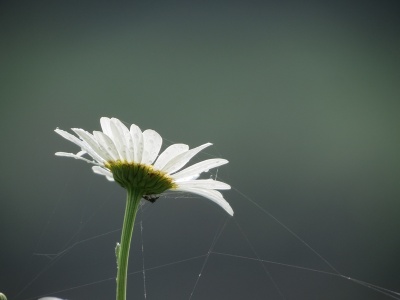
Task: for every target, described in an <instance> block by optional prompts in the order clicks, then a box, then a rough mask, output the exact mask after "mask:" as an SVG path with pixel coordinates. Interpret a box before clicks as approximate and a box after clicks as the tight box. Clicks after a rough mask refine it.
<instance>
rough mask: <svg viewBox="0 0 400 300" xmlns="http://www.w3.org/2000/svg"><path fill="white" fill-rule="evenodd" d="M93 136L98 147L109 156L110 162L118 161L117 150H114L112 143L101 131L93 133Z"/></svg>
mask: <svg viewBox="0 0 400 300" xmlns="http://www.w3.org/2000/svg"><path fill="white" fill-rule="evenodd" d="M93 136H94V138H95V139H96V141H97V142H98V143H99V145H100V146H101V147H102V148H103V150H104V151H106V152H107V153H108V155H109V156H110V160H118V159H119V154H118V151H117V149H116V148H115V144H114V142H113V141H112V140H111V139H110V138H109V137H108V135H106V134H105V133H103V132H101V131H93Z"/></svg>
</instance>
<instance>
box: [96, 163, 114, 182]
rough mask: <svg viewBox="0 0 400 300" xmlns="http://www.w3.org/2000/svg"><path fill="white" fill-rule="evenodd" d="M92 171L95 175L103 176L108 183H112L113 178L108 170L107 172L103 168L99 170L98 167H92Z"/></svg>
mask: <svg viewBox="0 0 400 300" xmlns="http://www.w3.org/2000/svg"><path fill="white" fill-rule="evenodd" d="M92 170H93V172H94V173H96V174H99V175H103V176H105V177H106V178H107V179H108V180H109V181H114V177H113V175H112V173H111V172H110V171H109V170H107V169H105V168H101V167H99V166H94V167H92Z"/></svg>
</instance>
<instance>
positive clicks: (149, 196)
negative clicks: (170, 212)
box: [143, 194, 160, 203]
mask: <svg viewBox="0 0 400 300" xmlns="http://www.w3.org/2000/svg"><path fill="white" fill-rule="evenodd" d="M158 198H160V195H156V194H153V195H144V196H143V199H145V200H147V201H150V202H151V203H154V202H156V200H157V199H158Z"/></svg>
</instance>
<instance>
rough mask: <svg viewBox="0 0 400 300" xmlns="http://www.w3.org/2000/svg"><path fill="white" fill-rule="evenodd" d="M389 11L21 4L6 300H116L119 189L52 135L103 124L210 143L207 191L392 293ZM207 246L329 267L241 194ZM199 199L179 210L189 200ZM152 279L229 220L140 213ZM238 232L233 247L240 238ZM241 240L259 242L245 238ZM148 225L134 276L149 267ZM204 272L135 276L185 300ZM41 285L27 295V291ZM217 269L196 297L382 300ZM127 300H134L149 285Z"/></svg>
mask: <svg viewBox="0 0 400 300" xmlns="http://www.w3.org/2000/svg"><path fill="white" fill-rule="evenodd" d="M399 15H400V10H399V8H398V4H397V1H393V2H389V1H369V2H368V3H367V2H365V1H343V2H338V1H305V2H304V1H292V2H290V1H289V2H288V1H225V2H223V1H131V2H118V3H117V2H111V1H109V2H106V1H97V2H96V1H92V2H86V1H26V2H20V1H18V2H16V1H15V2H4V1H3V2H1V4H0V34H1V39H0V54H1V58H0V64H1V65H0V70H1V71H0V76H1V77H0V88H1V89H0V100H1V104H0V105H1V106H0V110H1V118H0V126H1V127H0V128H1V136H0V137H1V150H0V151H1V152H0V154H1V158H2V165H1V173H0V174H1V175H0V176H1V177H0V196H1V199H0V201H1V202H0V228H1V235H0V237H1V241H0V245H1V247H0V291H2V292H4V293H5V294H7V295H8V297H9V299H12V300H24V299H37V298H38V297H37V296H40V295H46V294H48V293H51V292H54V291H61V290H64V289H68V288H71V287H76V286H79V285H82V284H86V283H91V282H94V281H98V280H103V279H107V278H111V279H110V280H108V281H105V282H102V283H99V284H95V285H89V286H85V287H81V288H77V289H72V290H69V291H64V292H58V293H55V294H53V295H55V296H58V297H61V298H67V299H70V300H77V299H83V300H85V299H113V298H114V288H115V281H114V279H112V278H113V276H114V275H115V259H114V246H115V243H116V242H117V241H118V240H119V234H120V232H119V231H116V232H115V233H112V234H108V235H105V236H103V237H100V238H96V239H93V240H90V241H88V242H85V243H78V244H76V245H75V246H74V247H73V248H72V249H71V250H70V251H68V252H66V253H65V255H64V256H63V257H61V259H59V260H57V261H56V263H54V264H51V261H50V260H49V259H48V258H46V257H44V256H40V255H34V254H35V253H36V254H37V253H41V254H43V253H57V252H59V251H62V250H64V249H66V248H67V247H68V246H69V245H72V244H74V243H75V242H79V241H82V240H85V239H87V238H90V237H93V236H96V235H100V234H104V233H107V232H109V231H112V230H117V229H119V228H120V226H121V222H122V215H123V209H124V197H125V195H124V191H123V190H122V189H120V188H119V187H118V186H117V185H116V184H110V183H108V182H107V181H106V180H105V179H104V178H101V177H100V176H96V175H94V174H92V172H91V169H90V167H89V165H87V164H85V163H83V162H78V161H75V160H72V159H67V158H58V157H55V156H54V152H56V151H71V152H77V148H76V147H74V145H72V144H71V143H69V142H67V141H65V140H63V139H62V138H60V137H59V136H57V135H56V134H55V133H54V132H53V130H54V129H55V128H56V127H60V128H62V129H66V130H67V129H69V128H71V127H79V128H84V129H86V130H89V131H92V130H99V128H100V125H99V118H100V117H101V116H109V117H112V116H113V117H117V118H119V119H121V120H123V121H124V122H126V123H127V124H131V123H135V124H137V125H139V126H140V127H141V128H142V129H146V128H152V129H155V130H157V131H158V132H159V133H160V134H161V135H162V136H163V137H164V138H165V139H166V144H170V143H173V142H184V143H187V144H189V145H190V146H191V147H194V146H197V145H200V144H202V143H205V142H208V141H210V142H213V143H214V146H213V147H212V148H209V149H207V151H205V153H204V154H202V155H200V156H199V158H200V159H206V158H209V157H210V156H211V157H224V158H227V159H228V160H229V161H230V164H229V165H227V166H224V167H222V168H220V170H219V172H218V178H220V179H221V180H224V181H226V182H228V183H230V184H231V185H232V186H233V187H234V188H236V189H238V190H239V191H241V192H243V193H244V194H246V195H247V196H248V197H250V198H251V199H252V200H253V201H255V202H256V203H258V205H259V206H261V207H262V208H263V209H265V210H266V211H268V212H269V213H271V214H272V215H274V216H275V217H276V218H278V219H279V220H280V221H281V222H283V223H284V224H285V225H286V226H288V227H289V228H290V229H291V230H292V231H293V232H295V233H296V234H298V235H299V236H300V237H301V238H302V239H303V240H304V241H306V242H307V243H308V244H309V245H310V246H311V247H312V248H313V249H315V250H316V251H317V252H318V253H320V254H321V255H322V256H323V257H324V258H326V259H327V260H328V261H329V262H330V263H331V264H333V265H334V266H335V267H336V268H337V269H338V270H339V271H340V272H341V273H343V274H345V275H346V276H351V277H354V278H357V279H360V280H364V281H367V282H371V283H374V284H376V285H379V286H383V287H386V288H388V289H391V290H397V291H399V286H400V275H399V274H400V272H399V271H400V256H399V251H400V237H399V230H398V229H399V226H400V221H399V212H400V203H399V201H400V197H399V196H400V185H399V179H400V158H399V153H400V135H399V125H400V118H399V109H400V103H399V101H400V97H399V95H400V93H399V92H400V72H399V68H400V56H399V53H400V30H399V25H400V24H399V18H398V16H399ZM224 194H225V196H226V198H227V199H228V201H229V202H230V203H231V205H232V207H233V209H234V211H235V217H234V218H233V219H230V220H228V222H227V225H226V227H225V230H224V231H223V233H222V235H221V236H220V238H219V240H218V242H217V244H216V245H215V248H214V249H213V250H214V251H218V252H224V253H232V254H237V255H242V256H246V257H255V254H254V252H253V251H252V247H254V249H255V251H256V253H257V254H258V256H259V257H260V258H261V259H265V260H269V261H274V262H281V263H285V264H292V265H296V266H301V267H306V268H313V269H318V270H324V271H332V270H331V269H329V267H328V266H326V264H324V262H323V261H322V260H321V259H319V258H318V257H317V256H316V255H314V254H313V253H312V252H311V251H310V250H309V249H307V247H305V246H304V245H303V244H301V243H300V242H299V241H298V240H296V239H295V238H294V237H293V236H292V235H290V234H288V233H287V231H285V230H284V229H283V228H282V227H281V226H279V225H278V224H277V223H276V222H275V221H273V219H271V218H270V217H269V216H268V215H267V214H265V213H263V212H262V211H261V209H259V208H257V207H256V206H254V205H253V204H252V203H251V202H249V201H248V200H247V199H246V198H245V197H243V196H242V195H241V194H240V193H239V192H237V191H236V190H232V191H229V192H226V193H224ZM185 196H190V195H185ZM141 220H142V221H143V242H144V248H145V252H144V253H145V265H146V267H148V268H151V267H155V266H160V265H163V264H166V263H170V262H174V261H178V260H182V259H186V258H191V257H194V256H197V255H204V254H206V253H207V251H208V250H209V248H210V246H211V243H212V240H213V237H214V234H215V232H216V231H217V230H218V228H220V225H221V222H224V220H225V214H224V212H223V211H222V209H220V208H219V207H217V206H215V205H212V204H211V202H209V201H207V200H203V199H200V198H198V197H194V198H182V197H180V196H179V195H168V196H167V197H162V198H160V199H159V200H158V201H157V202H156V204H154V205H147V206H145V210H144V212H143V216H142V217H141ZM237 224H239V226H240V228H241V229H242V230H243V232H244V233H245V236H246V237H244V236H243V235H242V233H241V230H240V229H239V227H238V225H237ZM247 239H248V240H250V242H251V246H250V245H249V243H248V242H247ZM140 246H141V242H140V226H137V227H136V231H135V234H134V246H133V249H132V256H131V267H130V271H132V272H133V271H137V270H141V267H142V261H141V252H140V251H141V250H140ZM203 262H204V258H199V259H193V260H190V261H188V262H184V263H179V264H175V265H173V266H171V267H164V268H159V269H154V270H148V271H147V272H146V285H147V299H150V300H151V299H189V296H190V293H191V292H192V290H193V288H194V284H195V281H196V279H197V276H198V274H199V271H200V269H201V266H202V264H203ZM45 266H48V269H46V271H44V272H43V273H42V274H41V275H40V276H39V277H38V278H37V279H36V280H35V281H34V282H32V284H31V285H29V286H28V287H27V288H26V289H25V290H24V291H23V292H22V293H20V295H19V296H18V297H17V296H16V295H17V294H18V293H19V292H21V291H22V289H23V288H24V287H26V286H27V284H29V282H30V281H31V280H32V279H33V278H35V276H36V275H38V274H39V272H40V271H41V270H43V268H44V267H45ZM265 267H266V268H267V270H268V271H269V272H270V275H271V277H272V278H273V279H274V281H275V282H276V284H277V285H278V286H279V288H280V290H281V292H282V294H283V295H284V298H283V297H282V296H280V295H279V293H278V292H277V290H276V289H275V288H274V286H273V284H272V282H271V280H270V279H269V278H268V276H267V274H266V272H265V271H264V270H263V268H262V266H261V264H260V263H258V262H255V261H251V260H244V259H238V258H236V259H235V258H232V257H228V256H220V255H217V254H211V255H210V256H209V259H208V261H207V264H206V266H205V268H204V271H203V274H202V277H201V279H200V281H199V283H198V285H197V286H196V289H195V291H194V293H193V297H192V300H196V299H288V300H290V299H390V298H389V297H387V296H384V295H382V294H379V293H376V292H375V291H373V290H371V289H368V288H365V287H362V286H360V285H357V284H355V283H353V282H351V281H348V280H345V279H341V278H337V277H334V276H328V275H323V274H320V273H315V272H310V271H304V270H300V269H294V268H287V267H284V266H278V265H273V264H265ZM128 297H129V299H143V283H142V274H141V273H138V274H135V275H131V276H130V277H129V291H128Z"/></svg>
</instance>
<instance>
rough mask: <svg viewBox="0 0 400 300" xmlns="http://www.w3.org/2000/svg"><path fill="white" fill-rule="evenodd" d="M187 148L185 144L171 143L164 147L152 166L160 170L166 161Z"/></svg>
mask: <svg viewBox="0 0 400 300" xmlns="http://www.w3.org/2000/svg"><path fill="white" fill-rule="evenodd" d="M188 150H189V146H188V145H185V144H173V145H171V146H169V147H168V148H167V149H165V150H164V151H163V152H162V153H161V154H160V156H159V157H158V158H157V160H156V162H155V163H154V168H155V169H157V170H161V169H162V168H163V167H164V166H165V165H166V164H167V162H169V161H170V160H171V159H173V158H174V157H176V156H177V155H179V154H181V153H183V152H186V151H188Z"/></svg>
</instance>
